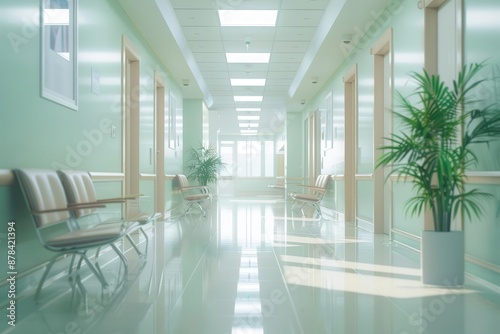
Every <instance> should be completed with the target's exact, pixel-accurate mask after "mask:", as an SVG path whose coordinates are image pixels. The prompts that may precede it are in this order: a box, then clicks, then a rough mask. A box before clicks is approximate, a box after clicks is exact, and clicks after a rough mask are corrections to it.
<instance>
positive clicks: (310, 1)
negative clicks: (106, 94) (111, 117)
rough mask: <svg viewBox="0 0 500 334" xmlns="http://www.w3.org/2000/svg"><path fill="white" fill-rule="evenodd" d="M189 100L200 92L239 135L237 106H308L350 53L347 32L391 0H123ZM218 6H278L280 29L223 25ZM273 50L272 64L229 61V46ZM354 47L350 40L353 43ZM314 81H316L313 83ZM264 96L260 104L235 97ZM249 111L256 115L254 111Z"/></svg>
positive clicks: (270, 110)
mask: <svg viewBox="0 0 500 334" xmlns="http://www.w3.org/2000/svg"><path fill="white" fill-rule="evenodd" d="M118 1H119V3H120V4H121V5H122V7H123V9H124V10H125V12H126V13H127V14H128V15H129V17H130V18H131V20H132V21H133V22H134V24H135V25H136V26H137V28H138V29H139V31H140V32H141V33H142V34H143V35H144V37H145V39H146V41H148V43H149V44H150V45H151V47H152V49H153V50H154V51H155V52H156V54H157V55H158V56H159V58H160V59H161V60H162V61H163V62H164V64H165V66H166V67H167V68H168V69H169V70H170V72H171V74H172V76H173V77H174V78H175V80H176V81H177V82H178V83H179V84H180V85H182V84H183V80H185V79H187V80H189V82H190V84H189V86H187V87H184V86H182V87H183V94H184V97H186V98H202V99H204V101H205V103H206V104H207V106H208V107H209V109H210V110H217V111H219V112H220V114H221V115H223V117H224V122H222V124H221V126H220V127H221V128H220V132H221V133H222V134H224V133H231V134H233V133H237V132H238V131H239V126H238V123H237V120H236V111H235V108H236V107H260V108H262V112H261V113H260V114H261V122H265V119H266V117H267V118H269V117H273V116H274V114H275V112H276V111H280V112H283V111H287V112H297V111H301V110H302V109H303V108H304V103H307V102H308V101H309V99H311V98H312V97H313V96H314V95H315V94H316V93H317V91H318V90H319V89H320V88H321V86H322V85H323V84H324V83H325V82H326V81H327V80H328V79H329V78H330V76H331V75H332V74H333V72H334V71H335V69H336V68H337V67H338V66H339V65H340V64H341V62H342V61H343V59H344V57H345V56H346V54H345V53H346V52H345V50H346V47H345V45H344V44H343V43H342V38H343V37H342V36H343V35H345V34H351V35H353V36H354V40H357V39H358V40H359V38H360V37H361V36H360V34H359V32H360V31H365V29H366V27H367V23H369V22H370V21H371V22H373V21H374V20H375V19H376V17H377V13H380V12H381V11H382V10H383V9H384V8H385V6H387V4H388V3H389V0H170V1H169V0H141V1H137V0H118ZM218 9H278V10H279V12H278V18H277V24H276V27H221V26H220V23H219V18H218V14H217V10H218ZM247 41H250V43H249V45H248V52H270V53H271V59H270V62H269V64H228V63H227V62H226V57H225V53H226V52H247V43H246V42H247ZM350 46H351V47H352V46H353V45H350ZM231 78H238V79H241V78H265V79H266V86H265V87H232V86H231V85H230V79H231ZM313 81H317V83H313ZM235 95H262V96H263V97H264V98H263V101H262V102H260V103H259V102H257V103H255V102H253V103H243V102H237V103H235V102H234V99H233V96H235ZM252 114H255V112H254V113H252Z"/></svg>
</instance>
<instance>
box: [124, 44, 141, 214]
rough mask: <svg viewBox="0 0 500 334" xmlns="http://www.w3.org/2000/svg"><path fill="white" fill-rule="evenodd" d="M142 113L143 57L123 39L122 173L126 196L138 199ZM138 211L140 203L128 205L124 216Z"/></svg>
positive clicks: (129, 202)
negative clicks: (133, 196)
mask: <svg viewBox="0 0 500 334" xmlns="http://www.w3.org/2000/svg"><path fill="white" fill-rule="evenodd" d="M139 112H140V57H139V53H138V52H137V50H136V49H135V47H134V46H133V45H132V43H131V42H130V41H129V39H128V38H127V37H126V36H125V35H123V36H122V129H123V131H122V147H123V151H122V171H123V173H124V177H125V179H124V184H123V192H124V195H137V194H139V193H140V190H139V188H140V187H139V184H140V183H139V179H140V170H139V116H140V115H139ZM138 211H139V202H138V200H137V201H131V200H129V201H126V202H125V212H124V216H125V217H129V216H131V215H133V214H134V213H137V212H138Z"/></svg>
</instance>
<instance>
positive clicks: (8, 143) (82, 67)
mask: <svg viewBox="0 0 500 334" xmlns="http://www.w3.org/2000/svg"><path fill="white" fill-rule="evenodd" d="M1 6H2V9H1V10H0V35H1V36H3V38H1V39H0V50H2V52H0V62H1V63H2V64H4V65H3V66H2V80H1V89H0V101H2V107H1V109H0V134H1V135H0V136H1V138H2V140H0V157H1V158H0V169H13V168H28V167H29V168H55V169H58V168H69V169H82V170H88V171H92V172H114V173H120V172H122V168H121V152H122V140H121V136H122V116H121V48H122V35H126V36H127V38H128V39H129V40H130V41H131V43H132V44H133V45H134V46H135V48H136V49H137V50H138V52H139V56H140V171H141V173H146V174H152V173H154V172H155V170H154V163H152V160H151V159H150V150H152V151H153V152H154V151H155V133H154V126H153V125H154V90H155V88H154V86H155V83H154V72H155V70H156V71H158V72H159V73H160V74H161V75H162V76H163V78H164V80H165V86H166V87H165V90H166V92H167V96H166V101H167V103H166V105H167V106H168V101H169V96H170V95H171V96H173V97H174V98H175V100H176V116H177V124H178V128H177V134H178V135H179V140H178V141H177V145H178V146H177V150H176V151H174V150H173V149H168V148H167V149H166V164H165V172H166V173H167V174H175V173H178V172H181V171H182V156H183V154H182V144H183V143H182V137H183V134H182V117H183V116H182V110H183V98H182V93H181V88H180V87H179V85H178V84H177V83H176V82H175V81H174V80H173V78H172V77H171V75H170V74H169V73H168V69H166V68H164V67H163V65H162V64H161V63H160V61H159V60H158V58H157V56H156V55H155V54H154V53H153V52H152V50H151V49H150V47H149V45H148V44H147V43H146V42H145V41H144V39H143V38H142V36H141V34H140V33H139V32H138V31H137V30H136V28H135V26H134V24H133V23H132V22H131V21H130V20H129V18H128V17H127V16H126V14H125V13H124V11H123V10H122V8H121V7H120V6H119V4H118V2H117V1H112V0H106V1H101V0H88V1H78V7H79V8H78V22H79V24H78V34H79V40H78V73H79V75H78V93H79V101H78V110H77V111H75V110H72V109H68V108H66V107H63V106H61V105H58V104H56V103H54V102H52V101H49V100H46V99H44V98H41V97H40V34H39V6H40V1H39V0H26V1H22V2H16V1H8V2H4V3H2V5H1ZM92 70H94V71H95V72H97V73H98V74H99V77H100V92H99V94H94V93H93V92H92V90H91V71H92ZM111 125H112V126H115V127H116V136H115V137H112V136H111V132H110V131H109V127H110V126H111ZM166 187H167V189H166V192H167V194H168V195H169V196H170V197H172V191H171V187H172V184H171V181H168V182H167V183H166ZM120 188H121V186H120V182H103V183H99V191H100V192H101V193H102V194H106V193H108V192H114V191H115V190H116V189H118V190H119V189H120ZM141 190H143V191H144V192H145V193H146V194H147V195H148V198H149V199H150V200H151V201H152V200H154V191H153V188H152V182H151V181H143V182H141ZM0 203H2V204H1V206H2V209H1V210H0V221H3V222H5V221H8V220H15V221H16V223H17V228H18V250H19V253H18V255H19V256H18V270H19V272H22V271H23V270H26V269H28V268H31V267H33V266H35V265H37V264H39V263H41V262H43V261H44V260H46V259H47V258H48V254H49V253H48V252H45V251H42V250H41V247H40V246H39V245H38V243H37V241H36V239H35V238H34V235H33V233H32V226H31V222H30V219H29V217H28V215H27V213H26V211H25V207H24V202H23V200H22V198H21V195H20V192H19V190H18V188H17V186H15V185H14V186H6V187H5V186H4V187H2V186H0ZM167 203H172V199H171V198H168V197H167ZM142 207H144V208H146V210H147V211H148V212H151V208H150V206H148V204H147V203H146V202H144V203H141V209H142ZM2 238H4V236H3V235H2ZM0 244H2V245H5V242H0ZM4 261H5V259H3V258H2V260H0V265H1V267H2V268H3V267H4V265H3V264H4V263H5V262H4ZM4 274H5V273H4ZM0 275H1V274H0Z"/></svg>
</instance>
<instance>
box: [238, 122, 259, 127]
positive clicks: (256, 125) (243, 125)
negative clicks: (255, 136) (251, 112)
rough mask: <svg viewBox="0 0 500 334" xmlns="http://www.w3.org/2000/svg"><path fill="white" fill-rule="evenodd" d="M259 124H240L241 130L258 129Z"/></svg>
mask: <svg viewBox="0 0 500 334" xmlns="http://www.w3.org/2000/svg"><path fill="white" fill-rule="evenodd" d="M258 127H259V123H240V128H258Z"/></svg>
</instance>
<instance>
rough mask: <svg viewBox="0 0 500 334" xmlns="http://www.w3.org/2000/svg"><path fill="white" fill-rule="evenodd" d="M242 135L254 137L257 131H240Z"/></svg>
mask: <svg viewBox="0 0 500 334" xmlns="http://www.w3.org/2000/svg"><path fill="white" fill-rule="evenodd" d="M240 131H241V134H242V135H256V134H257V133H258V132H259V131H257V130H240Z"/></svg>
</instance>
